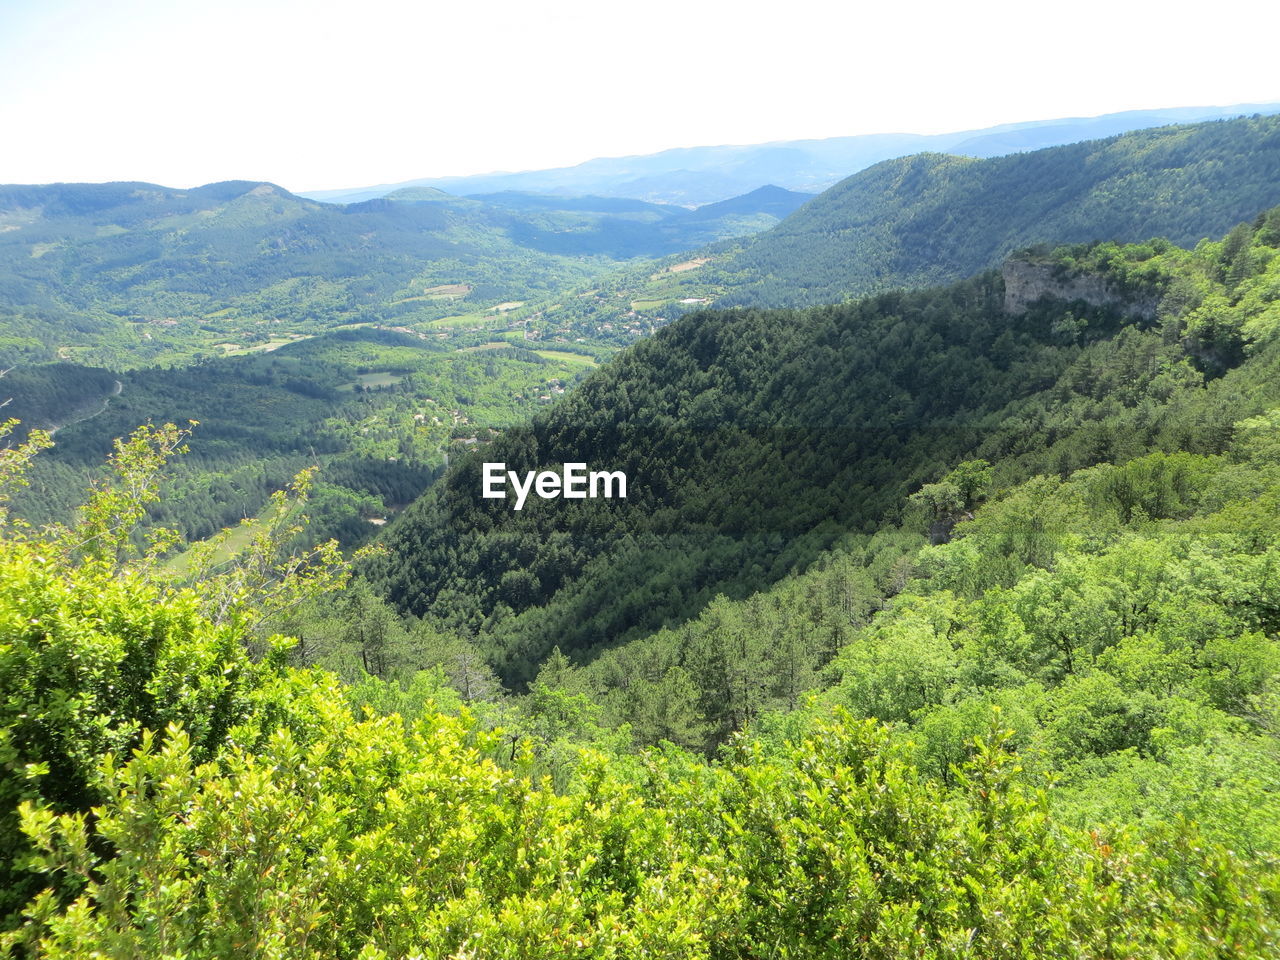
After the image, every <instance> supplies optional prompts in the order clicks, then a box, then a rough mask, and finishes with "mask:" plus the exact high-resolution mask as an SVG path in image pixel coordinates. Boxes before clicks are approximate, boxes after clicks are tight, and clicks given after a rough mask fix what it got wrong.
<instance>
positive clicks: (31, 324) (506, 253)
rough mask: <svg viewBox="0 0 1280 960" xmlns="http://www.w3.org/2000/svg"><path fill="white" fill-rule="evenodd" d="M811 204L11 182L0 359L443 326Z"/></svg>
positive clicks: (1, 258)
mask: <svg viewBox="0 0 1280 960" xmlns="http://www.w3.org/2000/svg"><path fill="white" fill-rule="evenodd" d="M808 199H810V197H809V195H808V194H800V193H794V192H790V191H785V190H782V189H780V188H772V189H770V190H766V191H757V192H756V193H755V194H754V195H752V196H748V197H743V198H738V199H737V200H735V201H733V202H731V203H729V204H725V205H721V208H720V209H705V210H703V211H701V212H694V211H690V210H687V209H685V208H683V207H677V206H672V205H670V204H653V203H647V202H645V201H641V200H626V199H618V198H600V197H577V198H563V197H546V196H538V195H533V194H526V193H517V192H511V191H508V192H505V193H499V194H493V195H491V196H487V197H458V196H454V195H451V194H448V193H445V192H443V191H441V190H437V189H434V188H430V187H412V188H406V189H404V190H399V191H396V192H394V193H392V194H390V195H388V196H385V197H376V198H372V199H368V200H363V201H359V202H356V203H351V204H345V205H341V204H330V203H320V202H318V201H315V200H309V199H306V198H304V197H299V196H297V195H295V194H292V193H290V192H289V191H288V190H285V189H284V188H282V187H279V186H277V185H275V184H270V183H258V182H250V181H227V182H223V183H213V184H207V185H205V186H202V187H196V188H193V189H190V190H177V189H172V188H168V187H163V186H159V185H156V184H150V183H141V182H125V183H106V184H65V183H64V184H50V185H44V186H30V185H11V186H4V185H0V324H3V333H4V335H5V336H4V337H0V360H2V361H5V362H7V363H12V362H14V361H15V360H17V359H19V358H21V359H24V360H48V359H57V358H62V359H65V358H67V357H68V355H69V354H68V350H72V352H73V353H74V350H75V349H78V348H81V347H89V348H93V347H96V346H101V345H102V344H103V343H104V342H106V341H108V340H109V341H111V342H112V343H114V346H113V347H112V356H113V358H114V357H119V356H120V355H121V353H120V351H122V350H123V351H128V352H130V353H132V354H134V355H136V357H137V358H138V359H139V360H144V359H147V358H155V357H166V358H167V357H169V356H170V355H169V354H168V353H166V352H165V351H166V350H167V349H168V347H165V346H163V344H165V343H168V342H170V341H172V340H173V339H174V337H175V336H176V337H179V338H185V340H186V342H187V343H188V344H190V343H192V342H194V340H207V341H208V342H209V346H214V345H216V344H217V343H219V342H223V343H237V342H239V341H240V340H241V339H242V334H244V333H245V332H246V328H247V327H252V326H254V325H257V324H259V323H261V324H274V323H281V324H288V325H292V326H297V325H299V324H305V325H307V326H308V332H314V330H313V329H312V328H316V329H322V328H325V327H327V326H332V325H335V324H341V323H352V322H372V321H377V322H387V321H393V322H395V323H397V324H400V325H403V324H407V323H415V322H430V321H433V320H435V319H440V318H443V317H447V316H450V315H451V314H457V313H467V312H469V311H470V310H474V309H476V308H479V309H480V310H484V309H486V308H489V307H492V306H493V305H494V304H497V303H502V302H519V301H525V300H526V299H529V297H530V293H531V292H532V293H535V294H539V295H545V294H548V293H550V292H552V291H555V290H557V289H561V288H568V287H569V286H571V285H573V284H578V283H581V282H584V281H587V280H589V279H590V278H592V277H594V276H596V275H598V274H600V273H602V272H603V271H605V270H607V269H609V268H610V267H611V266H612V265H613V264H614V263H617V262H620V261H627V260H631V259H633V258H649V257H659V256H664V255H667V254H671V253H675V252H678V251H681V250H686V249H689V248H692V247H699V246H702V245H705V244H707V243H711V242H715V241H718V240H721V239H725V238H731V237H741V236H745V235H747V234H750V233H754V232H758V231H760V230H763V229H766V228H768V227H770V226H773V225H774V224H776V223H778V222H779V221H780V220H781V219H782V218H783V217H784V216H786V215H787V214H789V213H790V212H792V211H793V210H795V209H796V208H797V207H799V206H800V205H801V204H802V203H804V202H805V201H807V200H808ZM455 301H457V302H458V306H456V307H455V306H453V304H454V303H455ZM461 301H466V305H465V308H464V307H463V305H462V303H461ZM249 332H252V330H250V331H249ZM193 338H194V340H193ZM91 359H95V362H102V360H103V359H105V358H104V357H103V356H101V355H100V354H94V355H93V357H91Z"/></svg>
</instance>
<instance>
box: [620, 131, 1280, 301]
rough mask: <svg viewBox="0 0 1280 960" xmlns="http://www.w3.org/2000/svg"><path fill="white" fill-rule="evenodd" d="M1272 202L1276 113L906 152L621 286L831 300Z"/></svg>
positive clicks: (1243, 213) (1212, 225)
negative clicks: (996, 146) (1001, 145)
mask: <svg viewBox="0 0 1280 960" xmlns="http://www.w3.org/2000/svg"><path fill="white" fill-rule="evenodd" d="M1277 202H1280V118H1277V117H1254V118H1242V119H1238V120H1226V121H1216V122H1211V123H1202V124H1195V125H1187V126H1176V127H1161V128H1157V129H1153V130H1140V131H1137V132H1133V133H1126V134H1123V135H1120V136H1115V137H1111V138H1108V139H1105V140H1095V141H1088V142H1084V143H1075V144H1070V145H1067V146H1060V147H1050V148H1047V149H1044V150H1037V151H1035V152H1032V153H1019V154H1012V155H1009V156H1003V157H994V158H992V159H985V160H975V159H971V158H968V157H959V156H947V155H944V154H937V153H926V154H916V155H914V156H910V157H903V158H902V159H899V160H889V161H885V162H884V163H880V164H877V165H876V166H874V167H870V168H869V169H867V170H864V171H862V172H861V173H858V174H856V175H854V176H852V177H849V178H848V179H846V180H844V181H842V182H841V183H839V184H837V185H836V186H834V187H832V188H831V189H829V190H827V191H825V192H824V193H822V194H821V195H820V196H819V197H818V198H817V199H815V200H814V201H813V202H811V203H809V204H807V205H805V206H804V207H803V208H802V209H801V210H799V211H797V212H796V213H795V214H793V215H792V216H790V217H788V218H787V219H786V220H785V221H784V222H783V223H781V224H779V225H778V226H777V227H775V228H773V229H772V230H769V231H767V232H765V233H762V234H759V235H757V236H755V237H752V238H750V239H749V240H746V241H743V242H741V243H737V244H725V245H721V246H719V247H712V248H709V249H707V250H705V251H702V252H699V253H698V254H696V256H697V258H698V259H700V260H701V259H706V260H707V261H708V262H707V263H706V265H705V266H701V267H700V268H699V269H697V270H694V271H689V272H687V273H683V274H681V275H680V276H679V277H678V278H672V277H662V276H661V275H658V276H655V277H654V278H653V279H648V275H646V276H645V277H635V278H633V280H632V283H631V286H630V291H629V292H630V296H631V298H632V299H635V300H650V299H655V298H663V299H664V300H666V301H668V302H679V300H681V299H684V298H701V297H710V298H714V300H715V303H716V304H717V305H718V306H737V305H748V306H767V307H782V306H804V305H809V304H819V303H833V302H838V301H840V300H844V299H847V298H849V297H855V296H862V295H864V294H867V293H874V292H877V291H880V290H886V289H892V288H898V287H914V286H924V285H930V284H938V283H946V282H950V281H952V280H958V279H960V278H962V277H967V276H969V275H971V274H973V273H975V272H977V271H979V270H984V269H987V268H990V267H994V266H996V265H998V264H999V262H1000V261H1001V259H1002V258H1004V257H1005V256H1007V255H1009V254H1010V253H1012V252H1013V251H1014V250H1017V249H1020V248H1024V247H1030V246H1034V245H1037V244H1042V243H1047V244H1050V245H1056V244H1061V243H1084V242H1090V241H1094V240H1114V241H1119V242H1138V241H1141V240H1145V239H1146V238H1148V237H1157V236H1158V237H1164V238H1166V239H1169V240H1172V241H1173V242H1174V243H1177V244H1180V245H1186V246H1189V245H1194V244H1195V243H1196V242H1197V241H1199V240H1201V239H1203V238H1205V237H1217V236H1221V235H1222V234H1223V233H1225V232H1226V231H1227V230H1228V229H1230V228H1231V226H1232V225H1233V224H1235V223H1238V222H1240V221H1241V220H1245V219H1247V218H1249V217H1251V216H1253V215H1254V214H1255V213H1256V212H1257V211H1258V210H1263V209H1266V208H1267V207H1270V206H1272V205H1274V204H1276V203H1277ZM689 256H694V255H692V254H691V255H689ZM686 259H687V258H686ZM664 309H665V308H664ZM668 315H669V313H668Z"/></svg>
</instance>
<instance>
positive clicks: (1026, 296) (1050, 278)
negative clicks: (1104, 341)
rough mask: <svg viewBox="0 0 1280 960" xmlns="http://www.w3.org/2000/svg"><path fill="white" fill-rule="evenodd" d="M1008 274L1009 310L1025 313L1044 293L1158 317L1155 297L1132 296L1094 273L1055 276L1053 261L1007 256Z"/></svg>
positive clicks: (1006, 303) (1004, 271)
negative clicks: (1051, 262) (1039, 261)
mask: <svg viewBox="0 0 1280 960" xmlns="http://www.w3.org/2000/svg"><path fill="white" fill-rule="evenodd" d="M1000 272H1001V274H1002V275H1003V277H1004V310H1005V313H1024V312H1026V309H1027V308H1028V307H1029V306H1031V304H1033V303H1035V302H1036V301H1037V300H1039V299H1040V298H1041V297H1048V298H1050V299H1052V300H1067V301H1071V300H1083V301H1084V302H1085V303H1087V304H1089V306H1091V307H1116V308H1117V309H1119V310H1121V311H1122V312H1124V313H1127V314H1129V315H1131V316H1136V317H1141V318H1143V319H1144V320H1154V319H1155V316H1156V306H1157V304H1156V301H1155V300H1154V299H1153V298H1151V297H1133V296H1128V295H1125V294H1123V293H1121V292H1120V291H1118V290H1116V289H1114V288H1113V287H1112V286H1111V285H1110V284H1108V283H1107V281H1106V279H1105V278H1103V277H1101V276H1099V275H1098V274H1094V273H1082V274H1079V275H1077V276H1069V277H1059V276H1054V269H1053V264H1050V263H1037V262H1034V261H1030V260H1016V259H1015V260H1006V261H1005V263H1004V266H1003V267H1002V268H1001V271H1000Z"/></svg>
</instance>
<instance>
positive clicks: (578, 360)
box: [533, 350, 600, 367]
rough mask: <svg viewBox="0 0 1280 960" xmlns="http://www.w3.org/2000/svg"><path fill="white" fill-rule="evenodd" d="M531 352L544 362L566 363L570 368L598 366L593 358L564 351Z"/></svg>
mask: <svg viewBox="0 0 1280 960" xmlns="http://www.w3.org/2000/svg"><path fill="white" fill-rule="evenodd" d="M533 352H534V353H536V354H537V355H538V356H540V357H542V358H544V359H546V360H558V361H559V362H561V363H567V364H569V365H570V366H579V367H598V366H600V364H599V362H598V361H597V360H596V359H595V358H594V357H588V356H585V355H583V354H581V353H569V352H568V351H566V350H535V351H533Z"/></svg>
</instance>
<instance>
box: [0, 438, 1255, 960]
mask: <svg viewBox="0 0 1280 960" xmlns="http://www.w3.org/2000/svg"><path fill="white" fill-rule="evenodd" d="M146 449H149V448H146V447H145V445H143V446H142V447H139V448H138V449H137V450H135V453H137V454H139V455H141V454H143V453H145V452H146ZM127 453H128V447H127V446H126V447H123V448H122V453H121V455H122V457H125V458H126V459H125V463H126V465H127V462H128V458H127ZM135 476H136V474H135ZM126 487H127V485H126ZM112 502H113V501H112V498H111V497H110V496H106V497H98V498H96V499H95V500H94V501H91V503H96V504H98V505H99V506H101V507H102V508H103V509H104V510H105V509H106V508H107V505H108V504H111V503H112ZM115 503H116V509H117V510H118V511H119V513H120V515H122V516H127V515H130V511H131V510H132V512H133V514H136V513H137V511H136V509H133V508H131V507H130V505H129V503H128V501H127V499H126V500H124V501H115ZM88 514H89V515H90V516H93V517H96V519H97V521H98V523H99V527H98V529H100V530H108V531H114V533H113V534H112V536H114V537H117V538H120V539H117V540H116V541H115V542H116V544H117V545H118V546H120V547H121V548H122V549H123V545H124V544H125V543H126V540H127V533H125V528H126V527H127V523H123V524H115V525H113V524H111V523H107V522H104V517H105V514H104V513H102V512H101V511H100V512H98V513H96V514H95V513H94V512H93V511H92V510H90V511H88ZM207 592H208V591H207V590H203V589H202V590H199V591H197V590H192V589H189V588H182V587H178V586H173V585H168V584H164V583H162V582H160V581H159V580H158V579H157V578H156V577H155V576H154V574H153V573H151V572H149V568H148V567H147V564H146V563H145V558H139V557H137V556H131V555H127V556H116V557H112V556H108V555H106V554H105V553H104V552H103V551H95V552H94V553H93V555H91V556H86V555H84V554H82V553H80V552H77V551H76V550H67V549H60V548H59V544H58V542H56V541H54V540H52V539H51V538H49V537H37V536H33V535H31V534H30V533H29V532H27V531H23V530H21V529H16V530H15V529H10V530H9V531H8V535H7V536H6V537H5V538H4V540H3V541H0V630H2V631H3V633H2V635H0V692H2V693H3V698H2V699H0V730H3V732H4V739H3V741H0V748H2V749H3V754H0V765H2V766H0V800H2V801H3V814H4V817H5V819H4V820H3V821H0V831H2V832H0V842H3V844H4V845H5V846H4V858H5V859H4V863H3V869H4V870H5V881H6V882H5V889H6V890H8V891H10V899H9V901H8V902H6V903H5V904H4V909H5V910H6V913H7V919H6V926H7V929H8V932H7V933H5V934H3V941H2V942H3V943H4V944H5V945H6V946H7V947H8V949H9V950H10V951H11V952H12V953H14V954H16V955H19V956H33V957H34V956H41V957H50V958H56V957H87V956H97V957H118V958H125V957H129V958H133V957H139V956H147V957H179V956H180V957H187V958H197V957H209V958H230V957H245V958H249V957H253V958H258V957H280V958H285V957H360V958H363V960H373V958H379V957H414V956H421V957H478V956H483V957H563V956H566V955H568V954H570V953H572V954H574V955H583V956H596V957H635V956H650V957H673V958H674V957H680V958H686V957H723V958H731V957H742V958H746V957H796V958H798V957H826V956H830V957H837V956H838V957H876V958H886V960H887V958H891V957H892V958H897V957H904V956H910V957H974V958H976V957H983V958H999V957H1026V956H1030V955H1036V956H1082V957H1164V956H1168V957H1174V956H1177V957H1206V958H1207V957H1225V956H1251V957H1265V956H1275V955H1280V929H1278V928H1277V924H1276V921H1275V919H1274V918H1275V916H1276V915H1277V913H1278V912H1280V878H1278V877H1277V874H1276V873H1275V872H1274V870H1271V869H1267V868H1266V867H1265V865H1260V864H1255V863H1250V862H1249V861H1247V860H1245V859H1243V858H1241V857H1238V856H1235V855H1233V854H1231V853H1230V852H1229V851H1227V850H1225V849H1223V848H1221V847H1218V846H1216V845H1214V844H1213V843H1210V842H1207V841H1205V840H1204V839H1203V838H1202V837H1201V836H1200V835H1199V832H1198V830H1197V828H1196V827H1195V825H1194V824H1192V823H1189V822H1188V823H1179V824H1175V825H1173V826H1168V827H1163V828H1160V829H1156V830H1151V831H1147V832H1146V833H1145V834H1144V835H1138V834H1137V833H1134V832H1131V831H1125V830H1118V831H1114V830H1106V831H1094V832H1089V831H1079V830H1073V829H1070V828H1067V827H1065V826H1063V825H1062V824H1061V823H1059V822H1058V821H1057V820H1055V818H1054V816H1053V814H1052V813H1051V812H1050V808H1049V806H1048V804H1047V801H1046V797H1045V794H1044V792H1043V791H1042V790H1040V789H1037V788H1036V787H1034V786H1028V785H1026V784H1025V783H1024V782H1023V781H1024V778H1023V776H1022V775H1021V772H1020V771H1019V762H1018V758H1017V756H1016V754H1015V753H1014V752H1013V751H1012V749H1011V741H1010V739H1009V738H1010V734H1009V733H1008V732H1007V731H1006V730H1005V724H1004V723H1003V721H1002V720H1001V717H1000V715H999V714H998V713H995V714H992V719H991V722H990V724H989V726H988V727H987V729H986V732H985V733H984V734H982V735H981V736H979V737H978V738H977V740H975V741H974V743H973V749H972V751H971V756H970V758H969V759H968V760H967V761H966V762H965V763H964V764H963V765H962V766H957V767H956V768H954V769H953V770H952V771H950V772H951V776H950V778H949V781H948V782H943V781H941V780H937V779H934V778H932V777H931V776H929V775H928V774H926V773H925V772H922V769H921V768H920V767H918V766H917V765H916V764H915V763H914V762H913V761H912V758H911V749H910V748H909V746H908V745H906V744H904V743H902V742H900V741H899V740H897V739H896V738H895V737H894V735H893V733H892V731H890V730H889V729H888V728H885V727H882V726H880V725H878V723H877V722H876V721H874V720H858V719H855V718H854V717H852V716H851V715H849V714H847V713H837V714H836V715H835V717H834V719H833V720H831V721H829V722H819V723H816V724H815V725H814V726H813V727H812V728H811V729H810V730H809V731H808V732H807V733H806V734H805V735H804V736H803V737H801V738H798V739H797V741H796V742H794V743H793V744H790V745H789V746H788V748H787V749H785V750H778V749H777V748H776V745H775V746H772V747H768V746H766V745H765V744H764V743H762V742H759V741H755V740H752V739H750V738H745V737H743V738H738V739H736V740H735V741H733V742H732V743H731V745H730V747H729V748H728V749H727V751H726V753H725V755H724V758H723V759H722V761H721V762H720V763H717V764H707V763H705V762H703V761H701V760H698V759H695V758H693V757H691V756H689V755H687V754H685V753H683V752H681V751H679V750H677V749H674V748H664V749H658V750H651V751H648V752H645V753H642V754H639V755H624V754H619V755H615V756H610V755H607V754H604V753H601V752H598V751H593V750H583V751H582V752H581V753H580V754H579V756H578V758H577V760H576V761H575V763H574V764H573V767H572V771H571V775H570V776H569V778H568V782H567V785H566V787H565V789H562V790H556V789H553V788H552V785H551V783H550V781H549V780H547V779H545V778H544V777H542V776H541V775H540V767H539V765H538V759H537V756H536V754H535V751H534V744H533V743H532V742H531V741H530V740H516V741H513V740H511V739H510V738H509V737H508V736H506V735H505V733H504V731H501V730H486V729H483V728H482V726H481V725H479V724H478V723H477V722H476V721H475V719H474V718H472V716H471V715H470V714H469V713H468V712H467V711H466V710H457V711H455V712H454V713H452V714H450V713H446V712H443V711H442V706H443V704H444V702H445V701H447V699H448V698H447V697H446V698H442V702H441V705H435V704H432V703H431V702H427V703H424V704H421V705H419V707H418V710H417V711H416V712H417V714H418V715H417V717H416V718H415V719H412V720H406V719H403V718H402V717H401V716H400V715H398V714H391V715H386V716H375V715H374V714H373V713H371V712H366V713H363V714H359V713H357V712H356V711H355V710H354V709H353V708H352V707H351V706H349V700H348V698H347V697H346V696H344V691H343V690H342V689H341V688H340V687H339V686H338V684H337V682H336V680H335V679H334V678H333V677H332V676H331V675H329V674H325V673H323V672H318V671H309V670H303V671H299V670H294V669H291V668H289V667H287V666H284V665H283V663H282V662H281V659H280V658H279V657H276V656H274V655H273V653H272V651H273V650H276V649H278V648H279V647H280V646H281V644H280V643H279V642H276V643H274V644H270V645H268V646H267V647H266V649H265V650H263V649H262V648H261V646H260V645H257V644H253V645H251V644H249V643H247V642H245V641H248V640H250V639H251V638H250V636H249V634H248V629H249V628H248V626H247V624H248V623H249V622H250V621H251V620H252V619H254V618H253V617H252V609H253V604H254V602H255V601H253V599H252V596H253V594H252V591H248V590H245V591H244V592H243V593H242V595H241V604H240V608H239V611H238V612H237V611H236V610H233V611H232V612H231V614H230V615H227V616H224V617H223V618H222V620H221V622H218V623H215V622H214V621H213V620H211V619H210V618H209V617H208V616H207V614H206V611H207V610H208V606H207V602H206V599H205V594H206V593H207ZM251 646H252V647H256V648H257V649H259V650H260V652H261V653H262V654H263V655H261V656H259V657H258V658H257V659H255V658H253V657H251V656H250V654H249V649H250V648H251ZM22 877H26V878H27V882H26V883H23V882H22V880H21V879H20V878H22ZM15 895H21V897H20V899H21V900H23V901H25V902H21V903H20V902H18V900H19V898H18V897H16V896H15Z"/></svg>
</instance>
